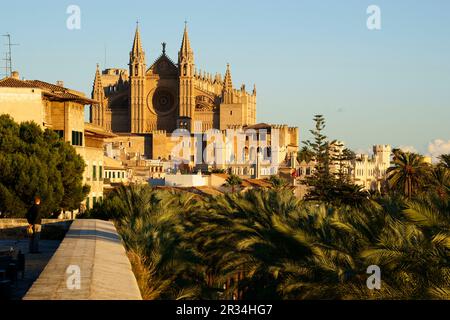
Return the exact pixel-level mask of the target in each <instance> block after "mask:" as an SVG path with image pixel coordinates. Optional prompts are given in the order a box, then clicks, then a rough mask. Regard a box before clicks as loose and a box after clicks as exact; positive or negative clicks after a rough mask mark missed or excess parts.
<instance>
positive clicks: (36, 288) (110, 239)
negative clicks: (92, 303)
mask: <svg viewBox="0 0 450 320" xmlns="http://www.w3.org/2000/svg"><path fill="white" fill-rule="evenodd" d="M74 270H75V271H74ZM76 270H79V274H78V271H76ZM78 276H79V277H78ZM77 277H78V279H80V282H79V283H80V286H79V288H77V286H76V285H74V283H76V281H75V282H74V281H73V280H74V279H77ZM68 282H69V283H68ZM141 299H142V297H141V294H140V291H139V288H138V285H137V282H136V278H135V276H134V274H133V271H132V269H131V264H130V261H129V260H128V257H127V255H126V252H125V248H124V246H123V244H122V242H121V239H120V237H119V235H118V234H117V231H116V228H115V227H114V225H113V223H111V222H107V221H100V220H75V221H74V222H73V223H72V225H71V227H70V229H69V231H68V232H67V234H66V237H65V238H64V240H63V241H62V242H61V244H60V246H59V248H58V250H57V251H56V252H55V254H54V256H53V257H52V258H51V260H50V261H49V263H48V264H47V266H46V267H45V269H44V270H43V271H42V273H41V275H40V276H39V278H38V279H37V280H36V281H35V282H34V283H33V285H32V287H31V288H30V290H29V291H28V292H27V294H26V295H25V297H24V300H141Z"/></svg>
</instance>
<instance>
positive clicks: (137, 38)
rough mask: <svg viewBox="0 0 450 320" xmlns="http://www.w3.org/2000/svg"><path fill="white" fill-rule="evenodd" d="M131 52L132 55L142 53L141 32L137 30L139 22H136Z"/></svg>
mask: <svg viewBox="0 0 450 320" xmlns="http://www.w3.org/2000/svg"><path fill="white" fill-rule="evenodd" d="M131 53H132V54H133V55H134V56H138V55H140V54H141V53H144V49H142V41H141V33H140V31H139V22H137V23H136V33H135V34H134V41H133V48H132V49H131Z"/></svg>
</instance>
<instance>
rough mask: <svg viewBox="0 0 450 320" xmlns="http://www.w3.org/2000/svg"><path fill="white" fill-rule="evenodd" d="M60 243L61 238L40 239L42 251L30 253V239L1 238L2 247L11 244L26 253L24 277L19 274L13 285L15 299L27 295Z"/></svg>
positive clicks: (13, 297)
mask: <svg viewBox="0 0 450 320" xmlns="http://www.w3.org/2000/svg"><path fill="white" fill-rule="evenodd" d="M60 243H61V241H59V240H41V241H39V250H40V253H37V254H29V253H28V240H18V241H15V240H0V246H1V247H3V246H6V247H9V246H11V247H14V248H16V250H19V249H20V250H21V251H22V253H25V274H24V278H23V279H21V275H19V277H18V278H19V279H18V281H17V283H16V284H15V285H14V286H13V288H12V297H11V298H12V299H13V300H21V299H22V298H23V297H24V296H25V294H26V292H27V291H28V289H30V287H31V285H32V284H33V282H34V281H36V279H37V278H38V277H39V275H40V274H41V272H42V270H44V268H45V266H46V265H47V263H48V262H49V261H50V259H51V257H52V256H53V254H54V253H55V251H56V249H58V246H59V244H60Z"/></svg>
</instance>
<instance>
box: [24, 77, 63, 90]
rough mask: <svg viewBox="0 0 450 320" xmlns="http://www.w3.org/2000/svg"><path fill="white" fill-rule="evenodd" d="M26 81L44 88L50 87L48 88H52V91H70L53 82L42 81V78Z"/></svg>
mask: <svg viewBox="0 0 450 320" xmlns="http://www.w3.org/2000/svg"><path fill="white" fill-rule="evenodd" d="M25 81H26V82H28V83H31V84H32V85H36V86H37V87H39V88H43V89H48V90H52V91H63V92H66V91H70V90H69V89H67V88H64V87H61V86H58V85H56V84H53V83H48V82H45V81H41V80H25Z"/></svg>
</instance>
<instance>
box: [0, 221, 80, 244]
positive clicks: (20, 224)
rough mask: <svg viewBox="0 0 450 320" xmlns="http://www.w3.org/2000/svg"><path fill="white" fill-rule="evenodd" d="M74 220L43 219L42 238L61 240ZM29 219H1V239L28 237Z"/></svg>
mask: <svg viewBox="0 0 450 320" xmlns="http://www.w3.org/2000/svg"><path fill="white" fill-rule="evenodd" d="M71 223H72V220H60V219H42V232H41V238H42V239H45V240H60V239H62V238H64V235H65V234H66V232H67V230H69V228H70V225H71ZM27 226H28V222H27V219H0V239H17V240H18V239H24V238H26V237H27Z"/></svg>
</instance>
